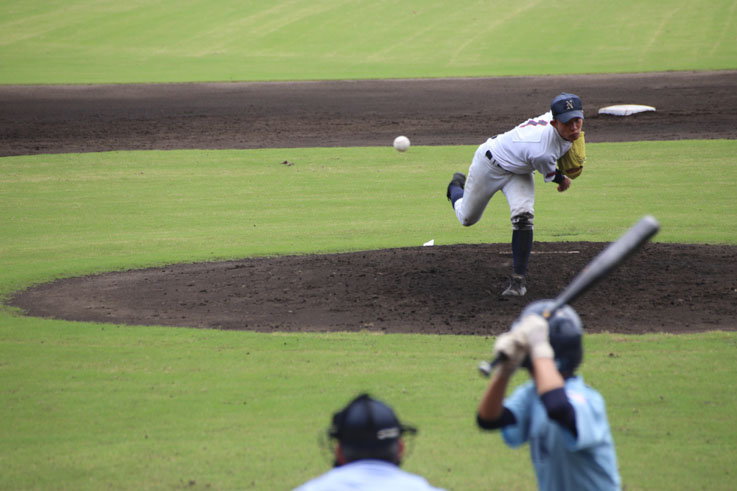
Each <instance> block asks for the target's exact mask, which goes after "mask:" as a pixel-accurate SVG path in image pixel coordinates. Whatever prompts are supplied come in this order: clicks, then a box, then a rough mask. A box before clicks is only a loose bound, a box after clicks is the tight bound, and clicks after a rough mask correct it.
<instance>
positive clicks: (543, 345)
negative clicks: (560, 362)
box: [516, 314, 555, 360]
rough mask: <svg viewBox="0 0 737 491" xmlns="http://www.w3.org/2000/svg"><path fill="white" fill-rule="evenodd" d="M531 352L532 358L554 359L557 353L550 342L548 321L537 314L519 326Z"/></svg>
mask: <svg viewBox="0 0 737 491" xmlns="http://www.w3.org/2000/svg"><path fill="white" fill-rule="evenodd" d="M516 330H518V331H520V332H521V333H522V336H523V337H524V338H525V341H526V344H527V346H528V349H529V351H530V358H532V359H533V360H534V359H536V358H554V357H555V352H554V351H553V347H552V346H550V341H549V340H548V321H546V320H545V319H544V318H543V317H542V316H540V315H537V314H530V315H528V316H526V317H525V318H523V319H522V320H521V321H520V323H519V325H518V326H517V329H516Z"/></svg>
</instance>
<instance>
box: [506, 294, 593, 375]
mask: <svg viewBox="0 0 737 491" xmlns="http://www.w3.org/2000/svg"><path fill="white" fill-rule="evenodd" d="M552 306H553V300H537V301H535V302H532V303H531V304H529V305H528V306H527V307H525V309H524V310H523V311H522V314H521V315H520V319H521V318H523V317H525V316H527V315H530V314H538V315H542V314H543V312H545V311H546V310H547V309H548V308H550V307H552ZM582 337H583V323H582V322H581V318H580V317H579V316H578V313H576V311H575V310H573V307H571V306H570V305H564V306H563V307H561V308H559V309H558V310H556V311H555V312H554V313H553V315H552V316H551V317H550V318H549V319H548V340H549V341H550V346H552V347H553V351H554V352H555V365H556V366H557V367H558V371H559V372H561V373H573V372H574V371H575V370H576V369H577V368H578V366H579V365H580V364H581V361H582V360H583V346H582V343H581V338H582ZM523 365H525V366H527V367H528V368H529V367H530V366H531V365H530V360H529V357H528V358H527V359H525V361H524V362H523Z"/></svg>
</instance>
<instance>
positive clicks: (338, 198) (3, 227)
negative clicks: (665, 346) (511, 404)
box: [0, 140, 737, 294]
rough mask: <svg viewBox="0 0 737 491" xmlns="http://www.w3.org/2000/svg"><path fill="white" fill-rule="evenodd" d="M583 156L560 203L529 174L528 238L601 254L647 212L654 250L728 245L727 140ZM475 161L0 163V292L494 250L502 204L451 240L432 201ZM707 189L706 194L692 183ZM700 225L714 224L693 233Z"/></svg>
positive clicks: (444, 152)
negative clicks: (260, 262)
mask: <svg viewBox="0 0 737 491" xmlns="http://www.w3.org/2000/svg"><path fill="white" fill-rule="evenodd" d="M588 153H589V162H588V163H587V164H586V168H585V171H584V174H583V176H582V177H581V178H580V179H578V180H575V181H574V183H573V185H572V188H571V190H570V191H569V192H566V193H562V194H561V193H558V192H556V191H555V186H553V185H545V184H544V183H542V181H541V180H540V179H539V176H538V181H537V187H538V190H537V203H536V224H537V229H536V235H535V238H536V240H541V241H579V240H586V241H609V240H613V239H614V238H616V237H617V236H619V235H620V234H621V233H623V232H624V231H625V230H626V229H627V228H628V227H630V226H631V225H632V224H633V223H634V222H635V221H636V220H637V219H638V218H639V217H641V216H642V215H645V214H653V215H655V216H656V217H657V218H658V220H660V222H661V224H662V230H661V232H660V233H659V234H658V235H657V236H656V237H655V240H657V241H663V242H690V243H702V242H703V243H728V244H735V243H737V235H735V234H734V230H736V229H737V215H736V214H735V213H734V205H735V198H734V196H733V194H732V187H733V184H734V183H735V182H737V165H735V164H736V162H735V158H734V155H737V143H736V142H735V141H732V140H723V141H711V142H699V143H698V145H694V144H693V143H692V142H666V143H664V142H644V143H634V144H631V143H627V144H623V143H618V144H590V145H589V148H588ZM472 155H473V148H472V147H468V146H465V147H464V146H459V147H413V148H412V150H411V151H410V152H407V153H404V154H401V153H398V152H395V151H394V150H393V149H392V148H391V147H390V146H387V147H386V148H374V149H366V148H343V149H271V150H252V151H240V150H233V151H222V152H215V151H160V152H110V153H90V154H78V155H37V156H22V157H6V158H3V159H0V176H2V177H0V213H1V214H2V216H3V217H4V219H3V221H2V222H0V236H2V240H0V254H2V257H3V258H4V260H5V262H4V264H3V267H2V272H3V278H4V281H3V282H2V284H0V294H5V293H8V292H9V291H12V290H16V289H18V288H21V287H23V286H26V285H27V284H28V283H29V282H37V281H41V280H45V279H49V278H53V277H58V276H70V275H76V274H84V273H89V272H97V271H108V270H112V269H122V268H128V267H132V266H147V265H153V264H162V263H168V262H182V261H200V260H216V259H223V258H233V257H242V256H251V255H272V254H289V253H314V252H336V251H351V250H359V249H362V250H368V249H379V248H386V247H400V246H413V245H416V246H419V245H422V244H423V243H425V242H427V241H428V240H430V239H434V240H435V243H436V244H437V245H443V244H453V243H459V242H463V243H481V242H506V241H508V240H509V233H510V232H509V213H508V208H507V205H506V202H505V201H504V199H503V197H502V196H501V195H500V196H498V197H495V199H494V200H492V202H491V204H490V206H489V208H488V209H487V212H486V214H485V216H484V217H483V219H482V221H481V223H479V224H478V225H476V226H474V227H469V228H463V227H459V226H457V222H456V220H455V217H454V215H453V213H452V211H451V209H450V207H449V205H448V203H447V201H446V199H445V186H446V184H447V181H448V178H449V176H450V175H451V174H452V173H453V172H454V171H458V170H460V171H464V172H465V171H466V170H467V169H468V165H469V163H470V157H471V156H472ZM623 156H626V157H623ZM284 160H289V161H290V162H293V163H294V165H293V166H285V165H281V162H282V161H284ZM696 161H698V162H699V165H694V162H696ZM706 177H708V189H709V191H710V192H709V193H704V190H705V188H704V185H694V183H695V182H698V181H699V180H702V179H704V178H706ZM653 190H656V192H654V191H653ZM706 213H709V214H714V216H719V217H720V219H719V220H704V219H703V217H704V214H706Z"/></svg>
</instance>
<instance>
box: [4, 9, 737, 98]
mask: <svg viewBox="0 0 737 491" xmlns="http://www.w3.org/2000/svg"><path fill="white" fill-rule="evenodd" d="M735 9H736V6H735V3H734V1H732V0H712V1H709V2H693V1H688V0H668V1H666V2H663V1H656V0H648V1H639V0H620V1H619V2H616V3H614V2H610V3H606V2H580V1H575V0H561V1H555V2H538V1H530V0H524V1H520V2H515V3H513V4H512V3H509V2H501V1H483V2H447V1H443V0H409V1H402V2H391V1H355V0H309V1H305V0H290V1H283V2H273V1H270V0H252V1H249V2H241V1H236V0H217V1H205V0H178V1H174V0H159V1H155V2H153V1H147V2H144V1H133V2H112V1H110V0H66V1H64V2H49V1H48V0H6V1H4V2H2V3H1V4H0V67H1V69H0V84H49V83H133V82H199V81H236V80H324V79H371V78H413V77H459V76H462V77H479V76H502V75H546V74H574V73H612V72H649V71H667V70H721V69H734V68H737V65H736V64H735V60H737V43H735V39H737V22H735Z"/></svg>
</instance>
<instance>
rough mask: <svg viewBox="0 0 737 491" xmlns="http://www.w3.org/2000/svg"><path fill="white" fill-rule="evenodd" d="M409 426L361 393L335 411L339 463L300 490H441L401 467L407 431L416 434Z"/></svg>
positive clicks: (334, 433) (333, 430) (332, 435)
mask: <svg viewBox="0 0 737 491" xmlns="http://www.w3.org/2000/svg"><path fill="white" fill-rule="evenodd" d="M416 432H417V430H416V429H415V428H414V427H412V426H407V425H403V424H402V423H400V422H399V419H397V416H396V415H395V414H394V411H393V410H392V408H390V407H389V406H387V405H386V404H384V403H383V402H381V401H378V400H376V399H373V398H371V397H370V396H369V395H368V394H361V395H359V396H358V397H356V398H355V399H353V400H352V401H351V402H350V403H349V404H348V405H347V406H346V407H344V408H343V409H342V410H340V411H338V412H337V413H335V414H334V415H333V423H332V425H331V426H330V428H329V429H328V432H327V433H328V437H329V438H330V440H331V441H332V442H333V443H334V449H333V450H334V457H335V463H334V465H335V467H334V468H333V469H332V470H330V471H328V472H326V473H325V474H323V475H321V476H319V477H316V478H314V479H312V480H310V481H308V482H306V483H305V484H303V485H302V486H300V487H298V488H296V490H295V491H317V490H355V491H362V490H376V491H379V490H381V491H391V490H405V491H429V490H438V489H439V488H434V487H432V486H430V484H429V483H428V482H427V481H426V480H425V479H424V478H423V477H420V476H417V475H415V474H410V473H409V472H405V471H403V470H401V469H400V468H399V465H400V464H401V461H402V455H403V453H404V445H405V443H404V439H403V438H402V435H404V434H415V433H416Z"/></svg>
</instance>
